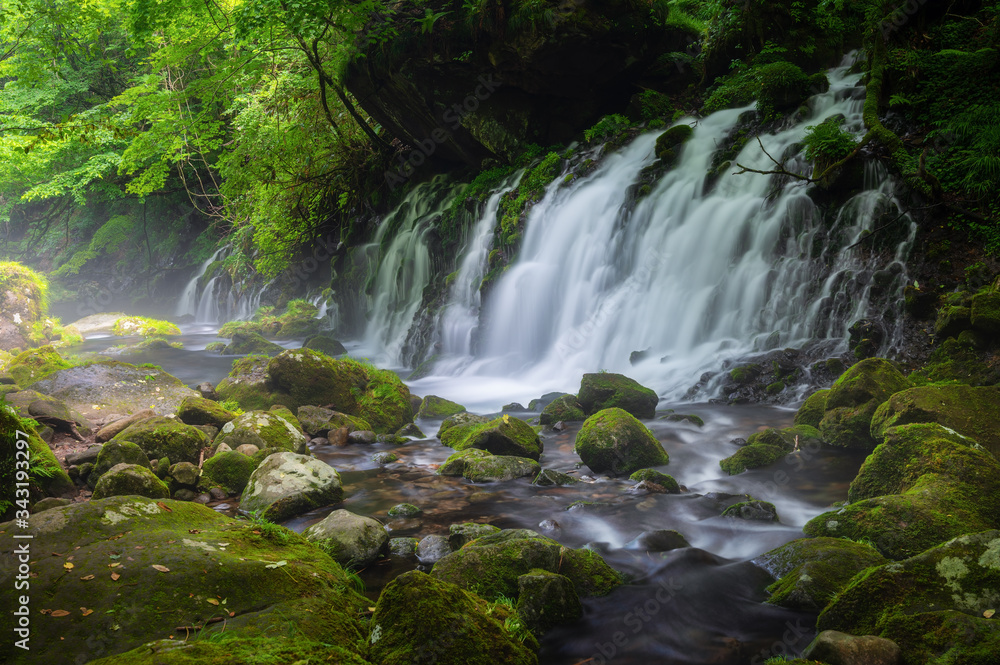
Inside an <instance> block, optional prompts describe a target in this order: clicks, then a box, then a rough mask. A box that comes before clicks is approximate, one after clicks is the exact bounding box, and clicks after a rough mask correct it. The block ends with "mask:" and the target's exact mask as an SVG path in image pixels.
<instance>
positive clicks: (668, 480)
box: [628, 469, 681, 494]
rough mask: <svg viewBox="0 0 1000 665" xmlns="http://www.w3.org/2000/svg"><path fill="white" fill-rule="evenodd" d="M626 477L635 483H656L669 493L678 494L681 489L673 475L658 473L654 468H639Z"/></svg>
mask: <svg viewBox="0 0 1000 665" xmlns="http://www.w3.org/2000/svg"><path fill="white" fill-rule="evenodd" d="M628 479H629V480H631V481H632V482H636V483H641V482H643V481H646V482H650V483H656V484H657V485H659V486H660V487H662V488H663V489H665V490H667V491H668V492H670V493H671V494H678V493H679V492H680V491H681V488H680V485H678V484H677V481H676V480H674V478H673V476H669V475H667V474H665V473H660V472H659V471H657V470H656V469H641V470H639V471H636V472H635V473H633V474H632V475H631V476H629V477H628Z"/></svg>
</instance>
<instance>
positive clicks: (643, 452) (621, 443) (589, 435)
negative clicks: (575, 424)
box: [575, 408, 670, 475]
mask: <svg viewBox="0 0 1000 665" xmlns="http://www.w3.org/2000/svg"><path fill="white" fill-rule="evenodd" d="M575 450H576V453H577V454H578V455H579V456H580V458H581V459H582V460H583V463H584V464H586V465H587V466H589V467H590V468H591V470H593V471H594V472H596V473H602V472H604V471H609V472H611V473H612V474H614V475H619V474H626V473H632V472H633V471H637V470H639V469H645V468H648V467H653V466H661V465H663V464H667V463H669V462H670V458H669V456H668V455H667V453H666V451H665V450H663V446H661V445H660V442H659V441H657V440H656V437H654V436H653V434H652V432H650V431H649V430H648V429H647V428H646V426H645V425H643V424H642V423H641V422H639V421H638V420H637V419H636V418H635V417H634V416H632V415H631V414H630V413H628V412H627V411H625V410H623V409H617V408H615V409H604V410H603V411H599V412H597V413H596V414H594V415H593V416H591V417H590V418H588V419H587V420H586V421H585V422H584V423H583V427H582V428H581V429H580V432H579V433H578V434H577V436H576V444H575Z"/></svg>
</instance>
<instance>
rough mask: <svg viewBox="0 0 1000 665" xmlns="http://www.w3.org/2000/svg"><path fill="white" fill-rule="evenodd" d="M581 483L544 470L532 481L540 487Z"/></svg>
mask: <svg viewBox="0 0 1000 665" xmlns="http://www.w3.org/2000/svg"><path fill="white" fill-rule="evenodd" d="M668 477H669V476H668ZM579 482H580V479H579V478H574V477H573V476H570V475H568V474H565V473H562V472H561V471H556V470H555V469H542V470H541V471H539V472H538V475H537V476H535V479H534V480H533V481H531V484H532V485H538V486H539V487H560V486H562V485H575V484H577V483H579Z"/></svg>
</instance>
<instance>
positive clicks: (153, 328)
mask: <svg viewBox="0 0 1000 665" xmlns="http://www.w3.org/2000/svg"><path fill="white" fill-rule="evenodd" d="M111 332H112V334H114V335H118V336H119V337H128V336H130V335H142V336H143V337H153V336H158V335H180V334H181V329H180V328H178V327H177V326H176V325H175V324H173V323H170V322H169V321H161V320H159V319H151V318H149V317H146V316H123V317H120V318H119V319H117V320H115V322H114V324H112V326H111Z"/></svg>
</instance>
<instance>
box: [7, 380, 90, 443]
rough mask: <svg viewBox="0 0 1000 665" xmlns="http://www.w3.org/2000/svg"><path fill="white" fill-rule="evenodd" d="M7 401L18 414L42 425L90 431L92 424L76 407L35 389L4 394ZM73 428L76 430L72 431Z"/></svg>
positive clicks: (69, 431)
mask: <svg viewBox="0 0 1000 665" xmlns="http://www.w3.org/2000/svg"><path fill="white" fill-rule="evenodd" d="M5 399H6V400H7V403H8V404H10V405H11V406H13V407H14V408H15V409H17V412H18V414H19V415H20V416H22V417H25V418H32V419H34V420H37V421H38V422H39V423H41V424H43V425H48V426H49V427H52V428H53V429H55V430H59V431H62V432H67V433H73V434H74V436H76V434H82V435H84V436H87V435H89V434H90V433H91V430H92V429H93V427H94V425H93V423H91V422H90V420H88V419H87V418H86V417H85V416H84V415H83V414H81V413H80V412H79V411H77V410H76V409H73V408H70V406H69V405H68V404H66V402H64V401H62V400H61V399H56V398H55V397H49V396H48V395H43V394H41V393H39V392H38V391H37V390H19V391H18V392H15V393H8V394H7V395H6V396H5ZM74 430H76V432H75V433H74Z"/></svg>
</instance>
